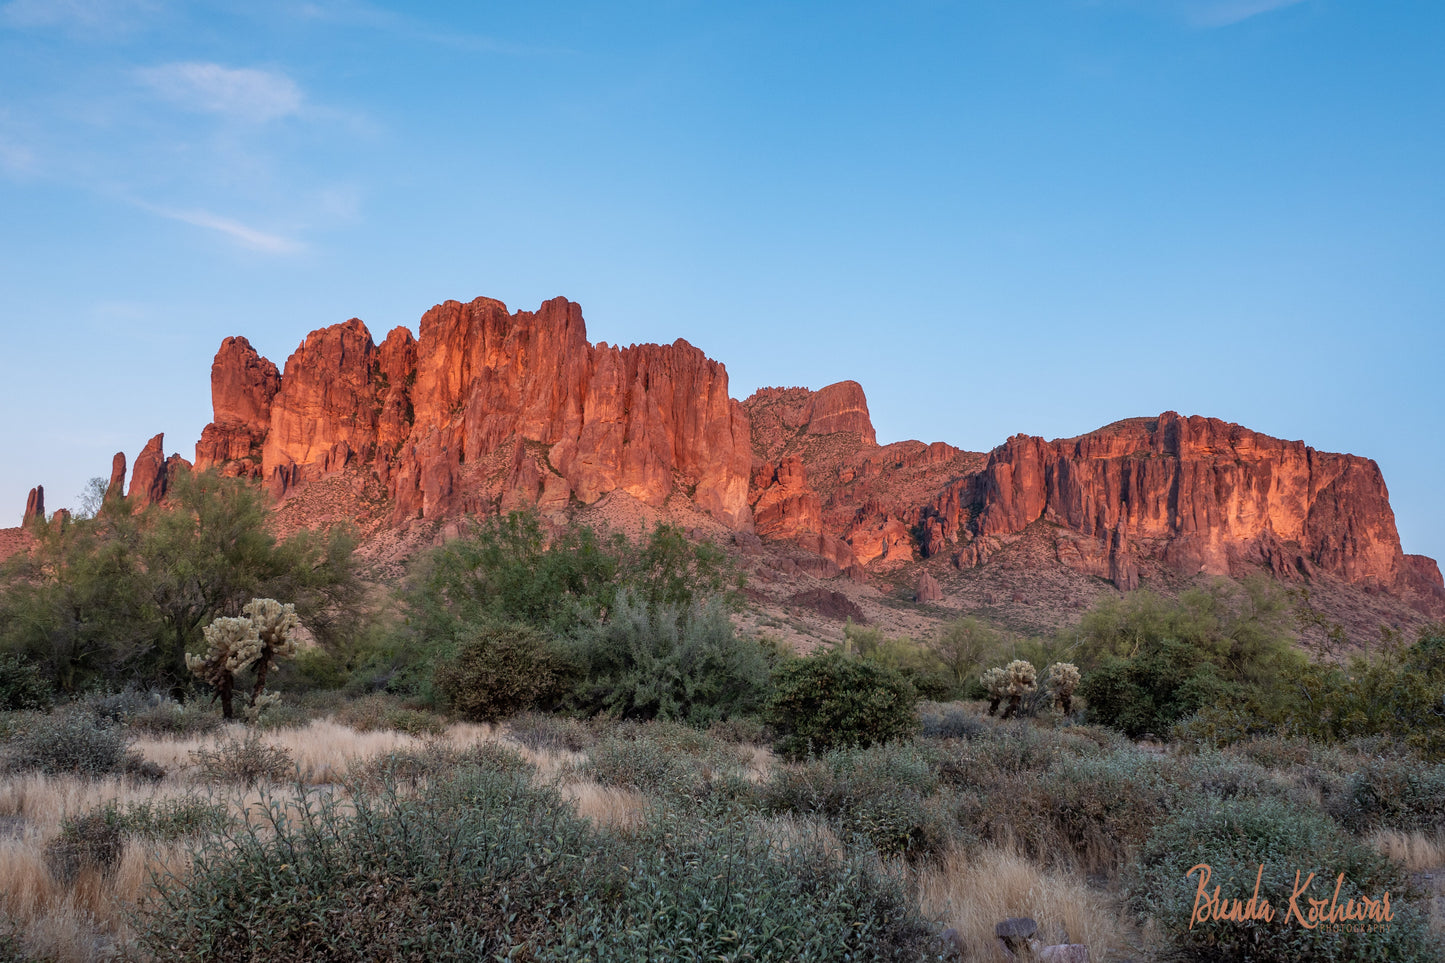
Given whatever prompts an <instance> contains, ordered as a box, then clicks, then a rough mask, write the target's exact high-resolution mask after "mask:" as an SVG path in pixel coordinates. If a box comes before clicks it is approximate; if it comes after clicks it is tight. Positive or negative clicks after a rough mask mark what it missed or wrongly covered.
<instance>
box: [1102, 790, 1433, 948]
mask: <svg viewBox="0 0 1445 963" xmlns="http://www.w3.org/2000/svg"><path fill="white" fill-rule="evenodd" d="M1201 863H1204V864H1208V865H1209V867H1210V880H1209V886H1208V888H1209V890H1210V891H1211V892H1212V891H1213V889H1214V887H1216V886H1218V887H1220V888H1221V896H1222V897H1227V898H1230V899H1239V900H1246V899H1248V898H1249V897H1250V896H1251V895H1252V893H1253V892H1254V887H1255V882H1256V879H1258V881H1259V893H1260V897H1261V898H1262V899H1268V900H1269V901H1270V904H1271V906H1272V908H1273V910H1274V912H1275V918H1274V920H1273V922H1265V921H1263V920H1259V921H1253V922H1236V921H1233V920H1222V921H1217V920H1213V919H1210V920H1208V921H1197V920H1196V921H1194V922H1193V925H1192V926H1191V925H1190V924H1191V918H1192V916H1193V913H1194V907H1195V901H1196V897H1197V892H1198V882H1199V877H1200V873H1195V875H1194V876H1192V877H1188V878H1186V874H1187V873H1189V871H1190V870H1191V868H1193V867H1195V866H1197V865H1199V864H1201ZM1261 867H1263V869H1262V872H1261V869H1260V868H1261ZM1296 871H1298V872H1299V874H1300V875H1299V881H1300V883H1301V884H1303V883H1304V882H1305V881H1307V880H1308V879H1309V876H1310V874H1311V873H1314V874H1316V875H1315V880H1314V881H1313V883H1312V885H1311V886H1310V888H1309V891H1308V897H1313V898H1315V899H1320V898H1324V899H1326V900H1329V899H1330V898H1331V897H1332V896H1333V894H1334V890H1335V885H1336V880H1337V878H1338V877H1339V875H1340V874H1343V882H1342V883H1341V884H1340V891H1339V897H1338V899H1339V904H1340V906H1341V907H1343V906H1344V905H1345V903H1346V901H1347V900H1349V899H1357V898H1358V897H1360V896H1362V895H1363V896H1368V897H1370V898H1371V899H1379V898H1381V897H1382V896H1383V894H1384V893H1385V892H1386V891H1389V893H1390V897H1391V912H1392V914H1393V916H1394V921H1393V922H1392V923H1390V924H1388V925H1386V926H1382V927H1369V926H1358V925H1349V926H1341V927H1338V928H1332V927H1329V926H1320V927H1318V928H1315V929H1309V928H1307V927H1305V926H1302V925H1299V923H1298V922H1297V921H1295V919H1294V918H1293V917H1290V918H1289V921H1288V922H1286V921H1285V919H1284V917H1285V916H1286V914H1287V913H1288V907H1289V898H1290V894H1291V893H1292V892H1294V891H1295V873H1296ZM1128 883H1129V891H1130V901H1131V903H1132V905H1133V906H1134V908H1135V909H1136V911H1138V912H1139V913H1141V914H1143V915H1148V916H1152V917H1153V918H1154V919H1155V920H1156V922H1157V923H1158V924H1159V931H1160V932H1161V933H1163V934H1164V935H1165V936H1166V937H1167V938H1168V939H1169V940H1170V941H1171V942H1172V944H1173V946H1172V950H1173V955H1174V956H1175V957H1176V958H1178V959H1182V960H1200V961H1206V960H1207V961H1215V960H1222V959H1249V960H1258V961H1261V963H1269V961H1275V960H1278V961H1281V963H1284V961H1295V960H1322V961H1330V960H1360V959H1372V960H1374V959H1378V960H1391V961H1396V960H1398V961H1426V960H1436V959H1438V955H1437V953H1436V947H1435V939H1434V938H1433V937H1432V936H1431V935H1430V933H1429V931H1428V928H1427V926H1426V923H1425V920H1424V919H1423V913H1422V912H1421V910H1420V908H1419V907H1418V906H1411V905H1410V904H1409V902H1408V901H1407V889H1408V884H1407V880H1406V879H1405V878H1404V877H1403V874H1402V873H1401V872H1400V871H1399V870H1398V869H1396V868H1395V867H1394V865H1393V864H1391V863H1390V862H1389V861H1388V860H1386V859H1385V858H1384V857H1382V856H1380V855H1379V854H1378V853H1375V852H1374V851H1373V850H1371V849H1369V848H1368V847H1366V846H1365V845H1364V844H1362V843H1360V842H1357V841H1355V840H1352V839H1351V838H1349V837H1347V836H1345V835H1344V834H1343V833H1342V832H1341V831H1340V829H1339V827H1337V826H1336V825H1335V824H1334V823H1333V822H1331V821H1330V820H1329V819H1328V818H1326V817H1325V816H1323V815H1322V814H1320V813H1318V812H1311V811H1309V810H1308V809H1304V808H1301V807H1299V806H1297V805H1293V804H1291V803H1288V802H1285V801H1283V800H1280V799H1276V798H1257V799H1251V798H1237V799H1227V800H1221V799H1219V798H1217V797H1213V796H1205V797H1203V798H1202V799H1200V800H1198V801H1196V802H1195V803H1193V804H1191V805H1188V806H1186V807H1184V808H1183V809H1181V810H1179V811H1178V812H1177V813H1176V814H1175V815H1173V816H1172V817H1171V818H1170V819H1168V820H1166V821H1164V822H1162V823H1161V824H1160V825H1159V826H1158V828H1157V829H1156V830H1155V831H1154V832H1153V833H1151V834H1150V836H1149V839H1148V841H1147V842H1146V843H1145V845H1144V847H1143V850H1142V852H1141V854H1140V859H1139V862H1138V864H1137V866H1136V867H1134V868H1133V869H1132V870H1131V872H1130V874H1129V877H1128ZM1297 905H1299V907H1300V909H1301V910H1302V911H1303V912H1304V913H1305V914H1306V917H1307V915H1308V912H1309V909H1310V907H1309V903H1308V902H1307V898H1306V897H1305V896H1301V897H1300V899H1299V900H1298V904H1297Z"/></svg>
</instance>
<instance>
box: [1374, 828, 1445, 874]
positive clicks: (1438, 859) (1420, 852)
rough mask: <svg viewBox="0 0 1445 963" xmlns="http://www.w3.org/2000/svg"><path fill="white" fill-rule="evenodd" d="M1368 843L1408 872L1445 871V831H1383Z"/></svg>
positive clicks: (1376, 833) (1375, 834)
mask: <svg viewBox="0 0 1445 963" xmlns="http://www.w3.org/2000/svg"><path fill="white" fill-rule="evenodd" d="M1368 842H1369V844H1370V845H1371V846H1373V847H1374V848H1375V849H1377V850H1379V851H1380V852H1381V853H1383V854H1384V855H1386V856H1388V857H1389V858H1390V859H1393V860H1394V861H1395V862H1397V863H1399V864H1400V865H1401V866H1403V867H1404V868H1405V870H1406V871H1408V872H1411V873H1426V872H1430V871H1431V870H1442V869H1445V831H1439V830H1437V831H1435V832H1433V833H1429V832H1420V831H1418V830H1417V831H1415V832H1408V833H1407V832H1401V831H1399V830H1394V829H1381V830H1379V831H1377V832H1375V833H1374V834H1373V835H1371V836H1370V838H1369V840H1368Z"/></svg>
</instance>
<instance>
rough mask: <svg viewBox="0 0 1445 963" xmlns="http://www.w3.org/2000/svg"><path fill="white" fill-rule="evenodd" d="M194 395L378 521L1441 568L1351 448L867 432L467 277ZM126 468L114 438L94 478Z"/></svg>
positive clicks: (143, 460) (873, 551)
mask: <svg viewBox="0 0 1445 963" xmlns="http://www.w3.org/2000/svg"><path fill="white" fill-rule="evenodd" d="M211 397H212V406H213V409H214V420H213V421H212V423H211V424H209V425H208V426H207V427H206V428H205V430H204V431H203V432H202V434H201V438H200V441H198V442H197V444H196V451H195V461H194V467H195V469H197V470H206V469H212V468H214V469H218V470H219V471H221V472H222V473H225V474H230V475H241V476H247V477H251V478H256V479H259V480H261V481H263V482H265V483H266V484H267V485H268V486H269V487H270V489H271V491H272V493H273V494H274V495H275V496H276V497H277V498H279V499H282V500H287V499H291V498H294V497H297V496H298V495H301V494H303V493H304V492H305V491H306V490H307V489H308V487H311V486H314V485H316V484H317V483H318V482H320V481H321V480H323V479H326V478H328V477H330V476H334V475H337V474H338V473H346V472H351V473H360V474H361V475H363V476H364V477H365V478H366V479H368V480H370V481H371V482H373V483H374V484H376V485H378V486H379V490H380V491H381V492H382V493H383V496H384V502H385V505H386V509H385V510H386V523H387V525H388V526H389V527H392V528H400V527H407V526H414V525H416V524H417V523H418V520H420V521H422V522H426V521H443V520H445V519H448V518H452V517H454V516H457V515H459V514H463V513H485V512H490V511H497V510H509V509H512V508H517V507H522V506H535V507H537V508H539V509H540V510H542V511H544V512H551V513H556V512H559V511H563V510H566V509H568V508H569V507H571V506H577V505H585V504H591V503H594V502H596V501H597V500H599V499H600V498H602V497H603V496H605V495H608V494H609V493H612V492H622V493H625V494H626V495H628V496H631V497H632V498H635V499H637V500H639V501H641V502H643V503H645V504H648V505H651V506H654V507H657V508H660V509H663V510H667V509H668V508H669V507H671V506H675V505H677V504H679V502H678V501H677V500H681V501H682V502H684V503H690V504H691V506H692V507H695V508H697V509H700V510H702V511H704V512H707V513H709V514H710V515H711V516H712V517H713V518H714V519H715V520H716V522H717V523H718V524H719V525H720V526H722V527H723V528H724V529H727V530H731V531H732V532H733V533H735V534H734V538H735V540H736V541H737V542H738V544H739V545H741V546H743V547H744V550H745V551H746V550H748V548H749V547H750V546H752V545H756V544H758V539H759V538H761V539H764V540H767V541H768V542H771V543H774V544H775V545H783V546H787V547H789V548H795V549H797V550H799V551H800V552H802V553H803V554H802V561H801V563H798V564H799V567H800V569H801V570H802V571H806V572H807V573H808V574H811V575H815V576H819V577H832V576H837V575H840V574H846V575H848V576H849V577H850V578H853V579H858V580H861V579H864V578H867V577H868V575H867V573H868V572H869V571H880V570H881V571H887V570H891V569H895V568H898V567H900V566H904V565H907V564H908V563H910V562H913V561H916V560H918V559H920V558H929V557H936V556H943V557H945V558H947V559H949V560H950V561H951V562H952V563H953V564H955V565H957V566H959V567H960V568H971V567H974V566H979V565H984V564H986V563H987V562H988V560H989V558H990V557H991V556H992V555H994V554H996V553H997V552H999V551H1000V550H1001V549H1003V548H1004V547H1006V546H1007V545H1008V544H1010V541H1011V540H1013V539H1017V538H1019V537H1020V536H1021V535H1023V533H1025V532H1027V531H1042V532H1045V533H1046V534H1047V537H1048V538H1049V539H1051V544H1052V545H1053V546H1054V549H1053V550H1054V553H1055V557H1056V561H1057V563H1058V564H1059V565H1061V566H1063V567H1065V568H1068V569H1072V570H1074V571H1076V572H1080V573H1084V574H1087V575H1097V576H1100V577H1103V578H1107V579H1109V580H1111V581H1113V582H1114V584H1115V585H1117V586H1118V587H1120V588H1131V587H1134V586H1136V585H1137V584H1138V583H1139V577H1140V571H1141V567H1145V566H1164V567H1166V568H1167V569H1169V570H1171V571H1173V572H1176V573H1180V574H1182V575H1186V576H1189V575H1195V574H1199V573H1204V574H1209V575H1236V576H1237V575H1242V574H1245V573H1246V572H1248V571H1250V570H1252V569H1258V568H1264V569H1266V570H1268V571H1270V572H1272V573H1273V574H1274V575H1275V576H1276V577H1279V578H1283V579H1290V580H1299V581H1305V582H1308V581H1309V580H1312V579H1316V578H1319V577H1322V576H1324V577H1328V578H1333V579H1337V580H1340V581H1343V582H1345V583H1349V584H1352V585H1356V586H1361V587H1364V588H1366V589H1368V590H1371V591H1379V592H1384V593H1387V594H1389V595H1392V596H1394V597H1397V598H1399V599H1401V600H1403V601H1405V602H1407V603H1409V604H1410V605H1411V606H1413V607H1414V608H1416V609H1418V610H1421V611H1424V612H1427V613H1431V614H1445V583H1442V580H1441V575H1440V570H1439V567H1438V565H1437V564H1436V563H1435V562H1434V561H1433V560H1432V559H1429V558H1426V557H1424V556H1417V555H1405V554H1403V552H1402V551H1401V548H1400V539H1399V535H1398V533H1397V531H1396V528H1395V518H1394V513H1393V511H1392V510H1391V508H1390V502H1389V495H1388V492H1387V490H1386V487H1385V482H1384V479H1383V478H1382V476H1381V474H1380V470H1379V468H1378V466H1376V464H1375V463H1374V462H1373V461H1371V460H1369V459H1366V458H1361V457H1357V456H1354V455H1342V454H1331V453H1327V452H1320V451H1316V450H1314V449H1313V448H1310V447H1308V446H1306V445H1305V444H1304V443H1303V442H1299V441H1282V440H1280V439H1277V438H1271V437H1269V436H1267V435H1261V434H1258V433H1256V432H1253V431H1250V430H1248V429H1246V428H1242V427H1240V426H1239V425H1234V424H1229V423H1226V422H1223V421H1219V420H1217V419H1213V418H1203V417H1183V416H1180V415H1178V414H1175V413H1174V412H1165V413H1163V414H1161V415H1159V416H1158V417H1156V418H1135V419H1130V420H1126V421H1120V422H1117V423H1115V424H1112V425H1109V426H1107V427H1104V428H1100V429H1098V430H1097V431H1093V432H1090V433H1088V434H1086V435H1082V436H1080V437H1077V438H1067V439H1058V440H1054V441H1046V440H1044V439H1042V438H1037V437H1032V436H1028V435H1016V436H1014V437H1013V438H1010V439H1008V441H1006V442H1005V443H1003V444H1002V445H1000V446H999V447H997V448H995V449H994V450H993V451H992V452H988V453H976V452H966V451H962V450H960V449H957V448H954V447H952V446H950V445H947V444H944V443H942V442H935V443H933V444H923V443H921V442H916V441H905V442H897V443H894V444H890V445H879V444H878V442H877V439H876V436H875V433H874V429H873V425H872V420H871V417H870V415H869V411H868V403H867V399H866V397H865V395H864V392H863V388H862V386H860V385H859V384H857V383H856V382H852V381H844V382H840V383H838V384H834V385H829V386H827V387H824V388H822V389H820V390H818V391H810V390H808V389H806V388H765V389H761V390H759V391H758V392H756V393H755V394H754V395H752V396H751V397H750V398H748V399H746V400H745V401H743V402H739V401H737V400H734V399H733V398H731V397H730V396H729V393H728V379H727V372H726V370H725V368H724V367H723V365H722V364H720V363H718V362H716V361H713V360H711V359H709V358H707V357H706V356H705V355H704V354H703V353H702V352H701V351H700V350H698V349H697V348H695V347H693V346H692V345H690V344H688V343H687V342H686V341H682V340H678V341H675V342H674V343H673V344H671V345H655V344H643V345H633V346H630V347H626V348H622V347H616V346H609V345H607V344H605V343H602V344H596V345H594V344H590V343H589V342H588V341H587V335H586V329H585V326H584V324H583V320H582V311H581V308H580V307H579V306H578V305H577V304H574V303H572V302H570V301H567V300H566V299H564V298H556V299H553V300H551V301H547V302H546V303H544V304H543V305H542V306H541V307H540V308H539V309H538V310H537V311H535V312H531V311H517V312H515V313H509V312H508V310H507V308H506V306H505V305H503V304H502V303H501V302H499V301H495V300H492V299H489V298H478V299H477V300H475V301H472V302H470V303H468V304H461V303H458V302H456V301H448V302H445V303H443V304H440V305H437V306H436V307H434V308H432V309H431V310H430V311H428V312H427V313H426V314H425V315H423V316H422V318H421V323H420V326H419V334H418V336H417V337H413V336H412V334H411V332H410V331H409V330H408V329H406V328H404V327H398V328H396V329H395V330H393V331H391V332H390V333H389V334H388V335H387V336H386V338H385V340H383V341H382V342H381V344H380V345H377V344H376V343H375V342H374V341H373V339H372V336H371V333H370V332H369V331H368V330H367V328H366V325H365V324H363V323H362V322H361V321H359V320H357V319H352V320H350V321H347V322H345V323H342V324H336V325H332V326H330V327H327V328H322V329H320V330H317V331H313V332H312V333H311V334H309V335H307V337H306V339H305V340H304V341H303V342H302V343H301V344H300V345H299V346H298V347H297V349H296V350H295V352H293V353H292V355H291V357H290V358H288V359H287V361H286V365H285V368H284V370H280V371H278V369H277V367H276V365H275V364H273V363H272V362H271V361H268V360H267V359H265V358H263V357H260V356H259V355H258V354H257V352H256V351H255V350H254V349H253V348H252V347H251V345H250V343H249V342H248V341H247V340H246V339H245V338H243V337H233V338H227V339H226V340H225V341H223V342H222V343H221V346H220V349H219V350H218V351H217V353H216V357H215V361H214V363H213V364H212V366H211ZM162 444H163V438H162V436H160V435H157V436H156V437H154V438H152V439H151V440H150V441H149V442H148V443H147V444H146V446H145V448H144V449H143V450H142V452H141V453H140V455H139V456H138V457H137V458H136V460H135V464H134V467H133V471H132V477H131V483H130V489H129V494H128V498H129V499H130V500H131V501H132V502H133V503H134V504H135V505H136V506H137V507H140V506H144V505H148V504H153V503H154V502H156V501H158V500H160V499H162V498H163V497H164V496H165V491H166V488H167V486H168V485H169V483H170V479H172V478H173V477H174V476H175V474H176V473H177V472H180V471H186V470H190V468H191V463H189V462H187V461H186V460H185V459H182V458H180V457H179V456H178V455H173V456H171V457H170V458H166V457H165V454H164V451H163V447H162ZM124 475H125V458H124V455H123V454H117V455H116V458H115V462H114V463H113V465H112V472H111V479H110V486H109V488H110V490H111V491H119V490H120V486H121V485H122V483H123V480H124ZM41 497H42V496H41V493H40V490H39V489H37V491H36V494H35V500H36V501H37V502H39V500H40V498H41ZM34 510H35V506H34V505H32V506H29V507H27V509H26V519H27V521H28V520H29V519H31V518H32V516H33V514H34ZM41 511H42V512H43V508H42V509H41ZM42 517H43V516H42ZM754 533H755V534H754ZM916 585H917V592H916V594H917V595H918V597H919V598H920V600H928V599H933V598H935V597H936V596H937V594H938V592H937V583H936V582H934V581H933V580H932V577H931V576H928V577H927V580H926V581H925V578H924V577H920V578H919V579H917V582H916Z"/></svg>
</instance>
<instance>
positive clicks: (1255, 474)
mask: <svg viewBox="0 0 1445 963" xmlns="http://www.w3.org/2000/svg"><path fill="white" fill-rule="evenodd" d="M965 506H967V507H965ZM931 507H932V509H933V510H932V512H931V514H930V516H929V518H930V522H931V523H933V524H935V525H936V527H937V529H938V530H939V531H940V533H941V534H942V536H943V537H944V538H945V539H952V540H953V541H954V542H959V541H963V542H967V541H970V540H972V539H982V540H983V545H982V546H976V547H975V548H974V549H973V551H972V552H969V553H964V554H965V564H972V563H977V562H978V561H982V560H984V559H986V558H987V557H988V554H989V553H988V550H987V546H988V540H989V539H992V538H998V537H1001V536H1008V535H1012V534H1016V533H1018V532H1021V531H1023V530H1024V529H1025V528H1027V527H1028V526H1030V525H1032V524H1034V523H1035V522H1039V521H1043V522H1046V523H1049V524H1051V525H1055V526H1060V527H1061V528H1064V529H1067V530H1068V531H1070V532H1074V533H1078V534H1080V535H1083V536H1086V540H1085V541H1083V542H1078V541H1076V542H1074V543H1073V544H1074V546H1075V547H1077V548H1078V553H1077V555H1074V556H1072V557H1071V558H1070V559H1068V561H1069V562H1070V563H1072V564H1071V567H1075V568H1077V569H1081V570H1083V571H1086V572H1088V573H1089V574H1095V575H1100V576H1104V577H1107V578H1110V579H1112V580H1113V581H1114V582H1115V583H1116V584H1119V585H1120V586H1121V587H1131V586H1132V585H1135V584H1137V581H1138V561H1139V559H1141V558H1150V559H1158V560H1162V561H1163V562H1165V563H1166V564H1167V565H1169V566H1170V567H1172V568H1173V569H1175V570H1176V571H1178V572H1181V573H1183V574H1194V573H1200V572H1202V573H1206V574H1211V575H1230V574H1236V575H1237V574H1240V573H1241V572H1242V571H1243V570H1244V569H1246V568H1248V567H1254V566H1266V567H1268V568H1270V569H1271V570H1272V571H1273V572H1274V573H1275V574H1276V575H1278V576H1281V577H1300V576H1307V575H1309V574H1311V573H1312V572H1314V571H1324V572H1328V573H1331V574H1333V575H1336V576H1338V577H1340V578H1342V579H1344V580H1345V581H1348V582H1354V583H1366V584H1377V585H1379V586H1382V587H1393V588H1401V587H1404V586H1405V584H1406V583H1407V582H1413V581H1415V580H1416V579H1417V575H1416V572H1415V569H1414V567H1413V566H1411V565H1407V564H1406V562H1405V560H1404V556H1403V555H1402V553H1401V551H1400V540H1399V535H1398V533H1397V532H1396V530H1395V518H1394V513H1393V512H1392V511H1391V509H1390V502H1389V494H1388V492H1387V491H1386V489H1385V482H1384V479H1383V478H1382V477H1381V475H1380V471H1379V468H1378V467H1377V466H1376V465H1375V463H1374V462H1373V461H1370V460H1368V459H1365V458H1360V457H1357V456H1354V455H1339V454H1330V453H1327V452H1320V451H1316V450H1315V449H1313V448H1310V447H1308V446H1307V445H1305V444H1304V443H1303V442H1298V441H1282V440H1280V439H1277V438H1271V437H1269V436H1268V435H1261V434H1259V433H1257V432H1253V431H1250V430H1248V429H1246V428H1242V427H1240V426H1239V425H1234V424H1229V423H1227V422H1223V421H1219V420H1217V419H1213V418H1201V417H1190V418H1185V417H1182V416H1180V415H1178V414H1176V413H1174V412H1165V413H1164V414H1162V415H1160V416H1159V417H1158V418H1153V419H1132V420H1129V421H1122V422H1118V423H1116V424H1113V425H1110V426H1108V427H1106V428H1101V429H1099V430H1098V431H1094V432H1090V433H1089V434H1087V435H1083V436H1081V437H1078V438H1069V439H1061V440H1058V441H1052V442H1046V441H1044V440H1043V439H1041V438H1034V437H1030V436H1027V435H1016V436H1014V437H1013V438H1010V439H1009V440H1008V441H1007V442H1005V443H1004V444H1003V445H1000V446H999V447H998V448H996V449H994V451H993V453H992V454H991V455H990V456H989V460H988V464H987V466H986V467H985V468H984V469H983V470H982V471H981V472H979V473H977V474H976V475H973V476H971V477H968V478H966V479H962V480H960V481H959V482H957V483H956V484H955V485H954V486H952V489H951V490H950V491H948V492H946V493H945V494H944V495H943V496H942V497H940V498H939V499H936V500H935V502H934V504H933V506H931ZM932 539H933V536H930V540H932ZM1090 546H1092V547H1090ZM1427 567H1428V566H1427Z"/></svg>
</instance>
